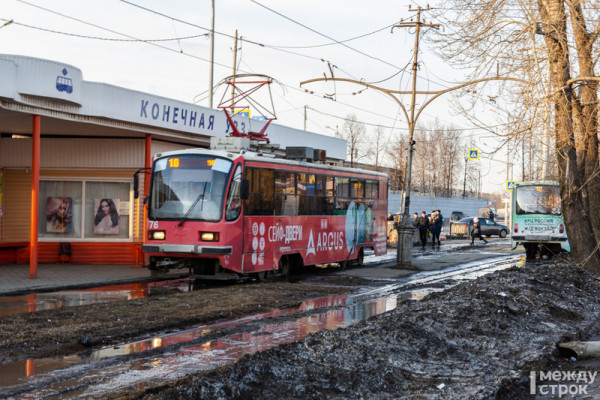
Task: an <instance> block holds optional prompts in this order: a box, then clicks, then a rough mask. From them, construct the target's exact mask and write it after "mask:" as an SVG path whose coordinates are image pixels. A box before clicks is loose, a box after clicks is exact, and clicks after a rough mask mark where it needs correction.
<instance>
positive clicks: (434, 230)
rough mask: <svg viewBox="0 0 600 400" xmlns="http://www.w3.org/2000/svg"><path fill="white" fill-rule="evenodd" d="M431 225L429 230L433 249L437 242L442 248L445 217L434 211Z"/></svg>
mask: <svg viewBox="0 0 600 400" xmlns="http://www.w3.org/2000/svg"><path fill="white" fill-rule="evenodd" d="M429 223H430V228H429V230H430V231H431V247H433V246H435V241H436V240H437V243H438V246H440V245H441V244H442V243H441V242H440V234H441V233H442V225H443V224H444V217H442V214H441V213H440V210H433V212H432V213H431V218H430V219H429Z"/></svg>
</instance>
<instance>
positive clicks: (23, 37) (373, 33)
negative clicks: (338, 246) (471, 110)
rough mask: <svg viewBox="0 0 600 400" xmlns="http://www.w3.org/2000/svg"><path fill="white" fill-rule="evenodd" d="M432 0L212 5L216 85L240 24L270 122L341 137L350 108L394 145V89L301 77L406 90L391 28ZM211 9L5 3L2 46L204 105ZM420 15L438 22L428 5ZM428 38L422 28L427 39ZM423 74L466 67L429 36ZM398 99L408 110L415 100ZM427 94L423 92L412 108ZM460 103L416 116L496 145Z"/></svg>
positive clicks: (399, 124)
mask: <svg viewBox="0 0 600 400" xmlns="http://www.w3.org/2000/svg"><path fill="white" fill-rule="evenodd" d="M428 3H429V4H431V5H432V7H433V6H434V4H433V3H435V1H431V0H430V1H428V2H426V1H418V0H405V1H400V2H399V1H396V0H373V1H369V2H365V1H357V0H344V1H341V0H328V1H322V0H321V1H317V0H303V1H296V2H292V1H282V0H278V1H277V0H215V45H214V69H213V82H214V84H215V85H217V84H218V83H219V82H221V81H222V80H223V79H225V78H227V77H228V76H231V75H232V74H233V60H234V51H233V50H234V37H235V32H236V30H237V33H238V38H239V40H238V46H237V58H236V64H237V73H238V74H262V75H268V76H270V77H272V78H273V79H274V83H273V84H271V86H270V93H271V96H272V101H271V99H270V98H269V96H268V93H269V92H268V91H267V90H264V89H262V90H261V92H260V93H257V95H256V96H255V97H256V99H257V101H258V102H259V103H260V104H261V105H263V106H265V107H266V108H267V109H269V110H271V109H274V111H275V115H276V117H277V121H275V123H277V124H281V125H285V126H291V127H294V128H298V129H304V127H305V124H306V130H308V131H312V132H316V133H320V134H325V135H335V133H336V129H337V130H338V131H341V130H342V127H343V125H344V118H346V117H347V116H348V114H350V113H354V114H356V117H357V119H358V121H360V122H362V123H363V124H365V127H366V130H367V134H372V133H374V132H375V130H376V127H377V126H382V127H383V128H384V135H385V137H386V140H388V141H394V140H396V139H395V138H397V137H398V136H399V135H405V136H406V135H407V132H408V129H407V121H406V118H405V117H404V114H403V112H402V111H401V110H400V108H399V106H398V104H397V103H396V101H395V100H394V99H392V98H390V97H389V96H388V95H385V94H384V93H383V92H381V91H377V90H373V89H367V90H365V87H364V86H361V85H359V84H355V83H343V82H335V83H334V82H332V81H329V82H315V83H310V84H305V85H302V86H301V85H300V83H301V82H303V81H308V80H311V79H317V78H323V77H324V76H327V77H331V75H332V73H333V76H335V77H336V78H347V79H353V80H356V81H361V82H367V83H370V84H373V85H375V86H378V87H381V88H384V89H390V90H402V91H409V90H410V89H411V82H412V77H411V72H410V69H411V66H412V62H413V54H414V52H413V48H414V42H415V36H414V29H409V28H405V27H397V28H394V29H393V30H392V26H393V25H394V24H397V23H399V22H400V21H401V20H404V21H410V19H411V18H415V16H416V8H417V7H418V6H421V7H423V8H425V7H427V4H428ZM409 6H410V8H409ZM211 8H212V7H211V0H196V1H190V0H173V1H168V2H167V1H159V0H53V1H43V0H2V7H1V8H0V25H2V24H4V23H6V22H7V21H8V20H11V19H12V20H13V23H11V24H8V25H5V26H3V27H1V28H0V53H3V54H17V55H24V56H30V57H38V58H43V59H49V60H55V61H59V62H63V63H67V64H71V65H73V66H75V67H77V68H79V69H80V70H81V71H82V73H83V79H84V80H86V81H92V82H104V83H109V84H112V85H116V86H121V87H125V88H128V89H133V90H139V91H143V92H147V93H151V94H155V95H159V96H164V97H168V98H172V99H177V100H181V101H185V102H190V103H196V104H199V105H202V106H208V105H209V96H208V93H209V90H208V89H209V86H210V85H209V82H210V65H211V63H210V59H211V51H210V43H211V41H210V35H209V33H210V28H211V16H212V12H211ZM423 17H424V18H425V19H426V22H430V23H435V22H436V21H432V20H431V16H430V15H428V14H427V13H426V12H425V13H423ZM413 20H414V19H413ZM430 34H432V33H430V32H428V31H427V30H424V31H422V35H421V38H422V39H423V37H426V36H427V35H430ZM417 75H418V83H417V89H418V90H427V91H436V90H443V89H446V88H448V87H451V86H454V85H455V84H458V83H462V82H463V81H464V79H465V72H464V71H457V70H452V69H451V68H450V67H449V66H448V65H446V64H445V63H444V61H443V60H441V59H440V58H438V57H437V56H436V55H435V54H434V53H433V51H432V45H431V44H429V43H427V41H426V40H421V41H420V46H419V71H418V74H417ZM225 89H226V86H225V85H219V86H216V88H215V93H214V95H213V107H214V108H217V107H218V105H219V104H220V102H221V101H222V100H223V99H226V98H227V97H224V96H226V90H225ZM482 99H483V100H485V96H483V97H482ZM398 100H399V101H400V102H402V104H404V105H405V107H406V108H407V109H408V108H409V106H410V96H407V95H403V96H398ZM426 100H427V98H425V97H423V96H418V97H417V107H419V106H420V105H422V104H423V103H424V102H425V101H426ZM455 101H457V99H456V98H455V97H453V96H452V95H443V96H440V97H439V98H438V99H436V100H435V101H433V102H432V103H431V104H430V105H428V106H427V107H426V108H425V109H424V110H423V111H422V113H421V115H420V117H419V120H418V123H419V124H425V125H427V124H433V122H434V121H436V120H437V121H438V122H439V123H441V124H442V125H445V126H452V127H454V128H456V129H460V130H461V132H462V138H463V140H464V141H465V143H468V144H469V145H470V146H469V147H473V148H477V149H480V151H481V152H482V154H486V153H487V152H490V151H491V150H492V149H494V148H495V147H496V146H497V142H496V140H495V139H494V138H493V137H491V136H490V134H489V133H486V132H484V131H482V130H480V129H476V127H474V126H473V125H472V124H471V123H470V122H469V121H468V120H466V119H465V118H464V117H462V116H460V115H457V114H456V112H455V111H453V110H454V108H453V106H452V103H453V102H455ZM271 104H272V105H273V107H271ZM477 107H478V109H477V111H478V113H479V114H480V116H481V115H483V116H484V119H486V120H489V121H490V122H489V123H490V125H495V124H497V123H498V119H499V118H500V117H501V116H499V115H498V113H497V112H492V111H493V110H492V108H491V107H490V104H489V103H486V102H485V101H482V102H481V104H480V105H479V104H478V106H477ZM305 116H306V122H305ZM415 140H416V141H417V142H418V141H419V138H418V136H416V137H415ZM465 156H466V154H465ZM488 158H493V159H494V160H498V161H493V160H490V159H488ZM488 158H486V159H483V158H482V159H481V160H479V161H478V162H479V163H480V165H481V171H482V187H483V191H484V192H490V193H502V192H503V191H504V186H505V181H506V160H507V157H506V152H505V150H504V149H503V150H501V151H500V152H498V153H497V154H495V155H493V156H490V157H488ZM515 175H517V173H516V170H515Z"/></svg>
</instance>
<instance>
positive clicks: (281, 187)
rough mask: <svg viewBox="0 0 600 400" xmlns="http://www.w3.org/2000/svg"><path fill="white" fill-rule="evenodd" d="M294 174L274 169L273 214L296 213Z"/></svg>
mask: <svg viewBox="0 0 600 400" xmlns="http://www.w3.org/2000/svg"><path fill="white" fill-rule="evenodd" d="M297 210H298V196H296V174H294V173H293V172H287V171H275V215H297Z"/></svg>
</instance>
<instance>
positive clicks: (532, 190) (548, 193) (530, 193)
mask: <svg viewBox="0 0 600 400" xmlns="http://www.w3.org/2000/svg"><path fill="white" fill-rule="evenodd" d="M516 196H517V198H516V214H517V215H526V214H547V215H561V206H560V188H559V187H558V186H556V185H532V186H519V187H517V189H516Z"/></svg>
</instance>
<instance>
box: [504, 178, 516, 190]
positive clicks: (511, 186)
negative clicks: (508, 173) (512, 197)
mask: <svg viewBox="0 0 600 400" xmlns="http://www.w3.org/2000/svg"><path fill="white" fill-rule="evenodd" d="M516 184H517V182H516V181H506V190H508V191H510V192H512V191H513V190H514V189H515V186H516Z"/></svg>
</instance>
